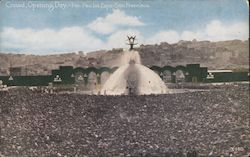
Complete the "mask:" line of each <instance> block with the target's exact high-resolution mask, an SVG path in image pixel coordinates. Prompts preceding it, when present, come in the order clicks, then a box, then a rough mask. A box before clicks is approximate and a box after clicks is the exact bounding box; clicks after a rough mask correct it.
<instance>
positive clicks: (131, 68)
mask: <svg viewBox="0 0 250 157" xmlns="http://www.w3.org/2000/svg"><path fill="white" fill-rule="evenodd" d="M128 41H129V43H128V44H129V45H130V49H129V50H128V51H124V52H123V55H122V56H121V61H120V63H121V66H120V67H119V68H118V69H117V70H116V71H115V72H114V73H113V74H112V75H111V76H110V77H109V79H108V80H107V81H106V82H105V84H104V86H103V88H102V90H101V94H104V95H123V94H125V95H130V94H136V95H144V94H163V93H167V92H168V91H169V90H168V89H167V87H166V86H165V84H164V82H163V81H162V79H161V78H160V77H159V76H158V74H156V73H155V72H154V71H152V70H151V69H149V68H148V67H146V66H144V65H142V64H141V60H140V55H139V53H138V51H135V50H134V49H133V46H134V45H136V44H135V43H134V42H135V36H134V37H132V36H131V37H128Z"/></svg>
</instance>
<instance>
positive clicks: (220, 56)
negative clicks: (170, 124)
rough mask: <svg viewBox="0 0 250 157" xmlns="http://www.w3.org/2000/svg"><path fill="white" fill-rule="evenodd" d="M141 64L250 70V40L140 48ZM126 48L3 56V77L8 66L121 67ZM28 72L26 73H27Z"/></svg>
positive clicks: (34, 69) (36, 69) (40, 69)
mask: <svg viewBox="0 0 250 157" xmlns="http://www.w3.org/2000/svg"><path fill="white" fill-rule="evenodd" d="M136 50H137V51H139V53H140V56H141V61H142V64H144V65H146V66H152V65H158V66H165V65H171V66H176V65H186V64H194V63H200V64H201V66H206V67H208V68H209V69H247V68H249V41H240V40H231V41H220V42H210V41H196V40H193V41H179V42H178V43H175V44H168V43H166V42H163V43H161V44H158V45H141V46H140V47H138V48H136ZM122 52H123V49H112V50H100V51H95V52H89V53H87V54H85V53H83V52H81V51H80V52H76V53H66V54H57V55H44V56H40V55H25V54H10V53H8V54H6V53H0V74H1V75H5V74H7V73H9V70H8V69H9V67H10V66H11V67H22V68H23V69H25V71H26V72H27V74H28V75H34V74H36V75H37V74H48V73H50V71H51V70H52V69H55V68H58V67H59V66H60V65H71V66H74V67H79V66H80V67H87V66H97V67H99V66H108V67H114V66H117V65H119V60H118V58H119V57H120V56H121V54H122ZM26 72H25V73H26Z"/></svg>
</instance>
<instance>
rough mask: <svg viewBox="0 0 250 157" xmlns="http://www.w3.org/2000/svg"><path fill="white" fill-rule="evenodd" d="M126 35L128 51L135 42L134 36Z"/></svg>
mask: <svg viewBox="0 0 250 157" xmlns="http://www.w3.org/2000/svg"><path fill="white" fill-rule="evenodd" d="M127 37H128V45H130V49H129V51H131V50H133V48H134V45H137V43H135V38H136V36H127Z"/></svg>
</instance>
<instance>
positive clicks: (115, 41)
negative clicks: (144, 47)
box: [106, 29, 143, 49]
mask: <svg viewBox="0 0 250 157" xmlns="http://www.w3.org/2000/svg"><path fill="white" fill-rule="evenodd" d="M127 36H136V37H137V39H140V43H141V42H143V36H142V34H141V33H140V31H138V30H136V29H127V30H119V31H117V32H115V33H113V34H111V35H110V36H109V37H108V39H107V41H106V46H107V48H110V49H111V48H126V47H127V48H128V45H127V44H126V43H128V41H127Z"/></svg>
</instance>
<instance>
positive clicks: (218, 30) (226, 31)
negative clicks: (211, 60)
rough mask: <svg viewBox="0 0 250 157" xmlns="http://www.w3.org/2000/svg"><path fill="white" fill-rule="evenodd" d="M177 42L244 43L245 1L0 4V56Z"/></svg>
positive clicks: (0, 0) (17, 0)
mask: <svg viewBox="0 0 250 157" xmlns="http://www.w3.org/2000/svg"><path fill="white" fill-rule="evenodd" d="M127 35H136V36H137V43H138V44H139V45H140V44H159V43H161V42H168V43H176V42H178V41H180V40H193V39H196V40H198V41H202V40H209V41H224V40H234V39H239V40H248V38H249V8H248V5H247V3H246V0H138V1H134V0H81V1H80V0H73V1H65V0H58V1H48V0H0V52H4V53H26V54H39V55H43V54H53V53H65V52H78V51H83V52H89V51H96V50H100V49H112V48H128V46H127V45H126V36H127Z"/></svg>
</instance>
